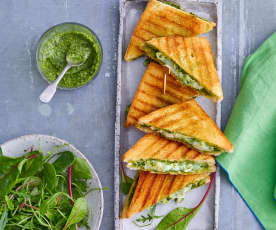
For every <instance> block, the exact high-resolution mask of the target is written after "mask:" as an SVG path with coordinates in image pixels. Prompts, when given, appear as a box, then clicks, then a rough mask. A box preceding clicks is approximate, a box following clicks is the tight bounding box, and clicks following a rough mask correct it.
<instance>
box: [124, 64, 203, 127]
mask: <svg viewBox="0 0 276 230" xmlns="http://www.w3.org/2000/svg"><path fill="white" fill-rule="evenodd" d="M165 74H166V78H167V80H166V91H165V94H164V92H163V90H164V76H165ZM196 96H198V92H196V91H195V90H193V89H190V88H188V87H184V86H182V85H181V84H180V83H179V82H177V81H175V80H174V78H173V77H172V76H171V75H170V74H169V72H168V68H166V67H163V66H161V65H159V64H157V63H155V62H151V63H150V64H149V65H148V67H147V69H146V71H145V73H144V75H143V77H142V80H141V82H140V84H139V87H138V89H137V91H136V94H135V96H134V99H133V101H132V104H131V106H130V109H129V112H128V115H127V119H126V127H129V126H130V125H134V124H135V123H136V122H137V121H138V119H139V118H140V117H142V116H144V115H146V114H148V113H150V112H152V111H154V110H156V109H159V108H162V107H165V106H168V105H171V104H176V103H181V102H184V101H187V100H190V99H192V98H195V97H196Z"/></svg>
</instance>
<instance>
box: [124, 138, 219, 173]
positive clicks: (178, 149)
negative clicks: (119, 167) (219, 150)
mask: <svg viewBox="0 0 276 230" xmlns="http://www.w3.org/2000/svg"><path fill="white" fill-rule="evenodd" d="M147 159H157V160H167V161H184V160H189V161H193V162H197V163H207V164H208V165H209V168H208V172H214V171H216V167H215V159H214V157H212V156H210V155H207V154H201V153H199V152H197V151H195V150H192V149H189V148H188V147H186V146H185V145H183V144H181V143H178V142H175V141H170V140H167V139H165V138H163V137H159V136H157V135H154V134H146V135H145V136H144V137H142V138H141V139H140V140H138V142H137V143H136V144H135V145H134V146H132V148H131V149H129V150H128V151H127V152H126V153H125V154H124V155H123V161H124V162H128V161H138V160H147ZM171 174H176V173H171ZM179 174H183V175H184V173H179ZM187 174H194V173H187Z"/></svg>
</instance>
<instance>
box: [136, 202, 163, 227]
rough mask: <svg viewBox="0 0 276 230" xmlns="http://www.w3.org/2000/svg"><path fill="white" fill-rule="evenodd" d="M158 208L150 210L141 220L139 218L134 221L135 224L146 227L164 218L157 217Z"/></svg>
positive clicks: (153, 207) (154, 207)
mask: <svg viewBox="0 0 276 230" xmlns="http://www.w3.org/2000/svg"><path fill="white" fill-rule="evenodd" d="M156 206H157V205H154V206H152V207H151V208H150V211H149V213H148V214H147V215H146V216H144V215H142V216H141V217H140V218H137V219H136V220H135V221H134V224H135V225H137V226H138V227H146V226H149V225H151V224H152V222H153V220H154V219H159V218H162V217H163V216H156V215H155V210H156Z"/></svg>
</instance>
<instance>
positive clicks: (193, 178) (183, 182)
mask: <svg viewBox="0 0 276 230" xmlns="http://www.w3.org/2000/svg"><path fill="white" fill-rule="evenodd" d="M139 174H140V175H139V179H138V183H137V186H136V188H135V192H134V195H133V197H132V199H131V202H130V205H129V206H128V208H127V207H125V208H124V212H122V214H121V218H130V217H131V216H133V215H134V214H136V213H139V212H141V211H143V210H145V209H147V208H149V207H151V206H153V205H155V204H157V203H158V202H159V201H161V200H164V199H165V198H167V197H168V196H169V195H171V194H173V193H175V192H177V191H179V190H181V189H183V188H185V187H186V186H188V185H189V184H194V183H197V182H199V181H201V180H205V179H206V180H207V182H209V181H210V177H209V174H199V175H188V176H184V175H177V176H176V175H168V174H153V173H149V172H143V171H140V172H139Z"/></svg>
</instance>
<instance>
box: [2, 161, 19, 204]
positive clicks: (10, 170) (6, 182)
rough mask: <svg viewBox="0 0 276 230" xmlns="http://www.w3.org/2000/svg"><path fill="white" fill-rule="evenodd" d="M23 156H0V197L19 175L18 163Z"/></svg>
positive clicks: (10, 187)
mask: <svg viewBox="0 0 276 230" xmlns="http://www.w3.org/2000/svg"><path fill="white" fill-rule="evenodd" d="M23 159H24V157H18V158H10V157H6V156H0V188H1V189H0V199H1V198H4V196H5V195H6V194H7V193H8V192H9V191H10V190H11V189H12V188H13V186H14V185H15V184H16V180H17V178H18V176H19V173H20V171H19V168H18V165H19V163H20V162H21V161H22V160H23Z"/></svg>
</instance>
